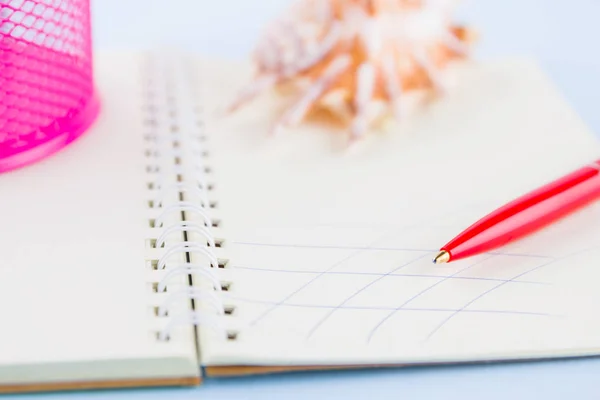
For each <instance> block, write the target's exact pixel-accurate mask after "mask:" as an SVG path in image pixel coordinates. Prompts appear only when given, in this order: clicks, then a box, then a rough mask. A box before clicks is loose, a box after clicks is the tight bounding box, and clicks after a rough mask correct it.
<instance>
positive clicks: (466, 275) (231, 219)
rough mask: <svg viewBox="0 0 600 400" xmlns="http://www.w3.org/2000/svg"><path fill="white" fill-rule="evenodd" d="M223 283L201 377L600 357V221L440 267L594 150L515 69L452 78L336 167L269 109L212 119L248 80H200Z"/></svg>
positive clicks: (207, 73) (567, 225)
mask: <svg viewBox="0 0 600 400" xmlns="http://www.w3.org/2000/svg"><path fill="white" fill-rule="evenodd" d="M201 65H202V67H201V68H199V69H198V75H197V76H198V80H199V83H198V88H199V89H200V90H201V92H202V98H201V99H200V100H199V101H200V103H201V104H202V105H203V109H204V113H205V116H204V124H205V130H206V135H207V146H208V149H209V152H210V157H211V167H212V169H213V175H212V176H213V179H214V181H215V182H216V185H217V186H216V190H215V194H214V195H215V196H216V198H217V199H218V204H219V208H218V209H219V213H220V218H221V219H222V230H223V235H224V237H225V239H226V242H225V246H224V247H223V248H222V249H221V250H222V251H223V254H225V255H226V256H227V258H228V259H229V263H228V266H229V268H226V269H225V270H223V271H221V274H222V275H223V276H225V275H226V276H227V278H228V279H230V280H231V281H232V282H233V285H232V287H231V290H230V291H228V292H226V293H224V299H225V301H226V302H227V303H228V304H230V305H233V306H235V308H236V309H235V313H234V314H233V315H232V316H225V317H223V321H224V324H226V325H227V326H228V329H231V330H237V331H239V334H238V337H237V340H234V341H225V340H222V339H221V337H219V336H217V335H216V334H215V333H213V331H212V330H209V329H201V330H200V343H201V355H202V360H203V363H204V364H206V365H239V364H243V365H245V364H259V365H260V364H262V365H265V364H266V365H275V364H281V365H294V364H343V363H350V364H357V363H358V364H362V363H407V362H419V363H421V362H440V361H471V360H488V359H510V358H530V357H554V356H563V355H582V354H591V353H595V352H597V351H598V349H599V348H600V319H598V317H597V311H596V310H595V308H594V307H595V306H594V304H598V301H599V300H600V294H598V293H600V292H598V290H597V287H596V283H597V282H598V280H599V279H600V272H599V269H598V263H597V260H598V259H599V258H600V242H599V239H598V238H600V225H599V224H598V221H600V205H596V206H594V207H590V208H587V209H586V210H584V211H582V212H580V213H578V214H576V215H573V216H572V217H571V218H569V219H567V220H565V221H563V222H561V223H559V224H556V225H553V226H552V227H550V228H548V229H546V230H544V231H543V232H541V233H538V234H536V235H535V236H533V237H530V238H528V239H526V240H524V241H521V242H518V243H515V244H513V245H510V246H507V247H505V248H502V249H499V250H498V251H496V252H494V253H493V254H485V255H480V256H477V257H473V258H470V259H467V260H463V261H459V262H455V263H452V264H449V265H434V264H432V261H431V260H432V257H433V256H434V254H435V253H436V252H437V249H438V248H439V247H440V246H441V245H443V244H444V243H445V242H446V241H447V240H449V239H451V238H452V237H453V236H454V235H456V234H457V233H459V231H460V230H462V229H463V228H465V227H466V226H468V225H469V224H471V223H472V222H474V221H475V220H476V219H477V218H479V217H481V216H483V215H484V214H485V213H487V212H489V211H491V210H493V209H495V208H496V207H498V206H500V205H502V204H504V203H505V202H506V201H508V200H511V199H512V198H514V197H516V196H518V195H520V194H522V193H524V192H526V191H529V190H531V189H533V188H535V187H536V186H538V185H541V184H543V183H545V182H547V181H549V180H552V179H554V178H557V177H559V176H561V175H562V174H565V173H567V172H570V171H571V170H572V169H574V168H577V167H579V166H582V165H584V164H586V163H588V162H590V161H593V160H595V159H597V158H598V157H599V155H600V147H599V145H598V141H597V139H596V137H594V135H593V134H592V133H590V132H589V131H588V129H587V128H586V126H585V125H584V124H583V123H582V122H581V121H580V119H579V118H578V116H577V115H576V114H575V112H574V111H573V110H572V109H571V108H570V107H569V105H568V104H567V103H566V102H565V101H564V100H563V99H562V97H561V95H560V94H559V93H558V91H557V90H556V88H555V87H554V85H553V84H552V82H551V81H550V80H549V79H548V78H547V77H546V76H545V74H544V73H543V72H541V70H540V69H539V68H538V66H537V65H536V64H535V63H532V62H530V61H528V60H518V59H517V60H498V61H490V62H485V63H482V64H472V65H466V66H462V67H460V68H458V69H457V75H456V80H455V82H456V84H455V85H454V86H453V87H452V88H451V89H450V91H449V93H448V94H447V96H446V97H445V98H444V99H442V100H441V101H439V102H437V103H433V104H431V105H430V106H428V107H425V108H424V109H422V110H420V111H417V112H416V113H414V114H413V115H412V116H411V117H410V119H407V120H406V121H405V123H404V124H402V125H401V126H399V127H395V128H391V129H390V130H388V131H387V132H386V133H380V134H374V135H372V136H371V137H369V138H368V139H367V140H366V141H365V142H364V143H362V144H360V145H359V146H358V147H356V148H355V149H353V150H352V151H350V152H344V151H341V143H342V142H343V138H342V136H341V135H343V133H334V132H330V131H328V130H327V129H326V128H319V127H315V126H310V125H302V126H300V127H297V128H292V129H289V130H287V131H284V132H283V133H282V134H281V135H280V136H276V137H269V136H268V132H269V130H270V129H271V127H272V124H273V123H274V121H275V119H276V117H277V115H279V113H280V112H281V109H282V104H281V103H279V102H277V101H276V100H275V99H274V98H273V97H271V96H263V97H261V98H260V99H259V100H258V101H256V102H254V103H251V104H250V105H249V106H247V107H245V108H244V109H242V110H241V111H239V112H238V113H236V114H233V115H229V116H223V115H222V114H221V110H222V108H223V107H224V106H225V105H226V104H227V101H229V100H230V99H232V98H233V96H234V95H235V93H236V91H237V90H238V88H239V87H240V86H242V85H243V84H244V83H246V82H247V80H248V79H249V77H250V74H249V70H248V69H247V68H246V67H245V66H244V67H242V66H240V65H239V64H235V63H227V62H212V61H211V62H208V61H207V62H202V63H201Z"/></svg>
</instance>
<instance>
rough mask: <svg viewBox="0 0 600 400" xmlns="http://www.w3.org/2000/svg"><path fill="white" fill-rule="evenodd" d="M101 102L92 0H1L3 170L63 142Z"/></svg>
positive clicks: (86, 122)
mask: <svg viewBox="0 0 600 400" xmlns="http://www.w3.org/2000/svg"><path fill="white" fill-rule="evenodd" d="M99 108H100V106H99V100H98V97H97V94H96V91H95V88H94V82H93V65H92V43H91V29H90V4H89V0H35V1H33V0H0V173H1V172H6V171H8V170H12V169H15V168H19V167H22V166H25V165H28V164H31V163H33V162H36V161H38V160H40V159H42V158H45V157H47V156H48V155H50V154H52V153H54V152H56V151H58V150H60V149H62V148H64V147H65V146H66V145H68V144H69V143H71V142H72V141H73V140H74V139H76V138H77V137H79V136H80V135H81V134H83V133H84V132H85V131H86V130H87V129H88V128H89V126H90V125H91V124H92V123H93V122H94V120H95V119H96V117H97V115H98V113H99Z"/></svg>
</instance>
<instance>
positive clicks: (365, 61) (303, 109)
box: [229, 0, 474, 140]
mask: <svg viewBox="0 0 600 400" xmlns="http://www.w3.org/2000/svg"><path fill="white" fill-rule="evenodd" d="M456 5H457V1H456V0H301V1H297V2H296V3H294V4H293V5H292V6H291V7H290V8H289V9H288V10H287V12H285V13H284V14H283V15H282V16H280V17H279V18H277V19H276V20H274V21H272V22H271V23H270V24H268V26H266V29H265V31H264V32H263V34H262V36H261V37H260V39H259V41H258V43H257V45H256V48H255V51H254V53H253V57H252V59H253V62H254V65H255V67H256V72H255V76H254V78H253V80H252V81H251V82H250V83H249V84H248V85H247V86H246V87H245V88H243V90H242V91H241V92H240V93H239V94H238V96H237V97H236V98H235V99H234V101H233V102H232V104H231V105H230V107H229V111H230V112H233V111H235V110H236V109H238V108H239V107H241V106H242V105H244V104H245V103H247V102H249V101H251V100H252V99H253V98H255V97H256V96H258V95H259V94H261V93H263V92H265V91H267V90H271V89H281V88H286V90H287V91H289V90H291V91H292V92H293V93H295V94H297V96H296V98H295V100H294V102H293V104H291V106H290V107H289V108H287V109H286V111H285V112H284V113H283V115H282V116H281V117H280V118H279V120H278V121H277V123H276V125H275V131H278V130H280V129H282V128H285V127H288V126H294V125H297V124H299V123H301V122H302V121H304V120H306V119H307V118H309V117H310V116H311V115H315V114H317V113H318V112H319V111H323V110H327V111H329V112H330V113H332V114H333V115H335V116H337V117H338V118H339V119H340V120H341V121H342V122H343V124H345V127H346V131H347V132H348V134H349V138H350V139H351V140H356V139H359V138H361V137H363V136H364V135H365V134H366V133H367V132H368V131H369V130H370V129H372V128H373V127H374V126H375V125H377V124H380V123H381V121H382V118H383V119H385V118H386V117H393V118H394V119H395V120H401V119H402V118H403V116H404V105H403V101H402V100H403V98H405V97H407V96H408V93H410V92H415V91H419V92H423V91H425V92H431V93H434V94H437V95H439V94H443V93H444V91H445V89H446V85H445V83H444V75H443V74H444V71H445V70H446V69H447V67H448V66H449V65H450V63H452V62H453V61H456V60H459V59H464V58H467V57H468V56H469V52H470V45H471V43H472V42H473V39H474V32H473V31H472V30H471V29H469V28H467V27H464V26H460V25H457V24H454V23H453V22H452V20H451V13H452V12H453V11H454V9H455V7H456ZM290 88H291V89H290Z"/></svg>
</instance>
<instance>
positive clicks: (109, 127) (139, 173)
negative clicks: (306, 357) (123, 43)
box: [0, 53, 200, 391]
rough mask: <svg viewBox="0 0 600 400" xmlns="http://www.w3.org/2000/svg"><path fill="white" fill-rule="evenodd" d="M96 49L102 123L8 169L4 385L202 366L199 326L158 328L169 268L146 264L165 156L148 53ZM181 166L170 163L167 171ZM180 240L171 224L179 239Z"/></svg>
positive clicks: (188, 374)
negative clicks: (154, 151)
mask: <svg viewBox="0 0 600 400" xmlns="http://www.w3.org/2000/svg"><path fill="white" fill-rule="evenodd" d="M96 59H97V61H96V70H95V75H96V77H97V78H96V79H97V85H98V91H99V95H100V97H101V101H102V111H101V116H100V118H99V119H98V121H97V122H96V123H95V124H94V126H93V127H92V129H91V130H90V131H89V132H87V133H86V134H85V135H84V136H82V137H81V138H80V139H78V140H77V142H75V143H73V144H72V145H70V146H69V147H68V148H66V149H65V150H63V151H61V152H59V153H57V154H55V155H53V156H52V157H49V158H47V159H46V160H44V161H42V162H39V163H37V164H35V165H32V166H29V167H27V168H23V169H19V170H16V171H14V172H11V173H7V174H2V175H0V193H1V195H0V215H1V217H0V220H1V221H2V229H1V230H0V319H1V321H2V322H1V326H2V329H0V391H2V390H3V387H5V385H9V386H10V385H31V386H35V387H40V388H41V389H43V388H44V387H45V386H44V385H62V386H61V387H77V386H78V385H80V384H81V382H85V383H86V385H87V386H92V387H95V386H110V385H111V382H125V383H121V384H129V385H135V383H134V381H136V380H146V381H145V383H142V382H140V383H139V384H153V383H152V382H153V380H154V381H157V382H158V381H160V380H163V381H167V380H169V379H180V380H181V379H183V378H187V379H192V380H193V379H194V378H195V379H196V380H197V379H198V377H199V375H200V372H199V369H198V360H197V356H196V346H195V342H194V331H193V327H191V326H189V325H188V326H179V327H177V329H175V331H174V334H173V337H172V340H171V341H169V342H159V341H157V339H156V333H157V331H159V330H161V329H163V328H164V326H165V323H164V320H161V319H159V318H156V317H155V316H154V310H153V307H154V306H155V305H159V304H161V303H162V302H163V301H164V297H165V294H155V293H153V292H152V289H151V281H155V280H156V279H157V278H159V277H160V275H164V272H160V271H155V272H154V273H153V272H152V271H150V270H149V268H148V266H147V264H146V260H147V259H150V258H151V257H152V256H153V255H152V254H151V253H150V252H149V251H148V250H146V249H145V244H146V239H149V238H152V237H153V235H156V232H152V231H151V230H150V229H149V228H148V218H149V217H151V216H152V214H153V213H154V214H156V213H155V212H153V211H152V210H149V209H148V201H149V200H151V199H152V197H153V195H152V194H151V193H150V192H148V190H147V183H148V182H149V181H151V180H152V179H153V177H152V175H149V174H147V173H146V166H147V165H156V164H157V163H156V162H153V161H152V160H149V159H148V158H147V157H146V156H145V155H144V153H145V151H146V149H147V148H148V147H149V143H148V142H146V141H145V140H144V134H145V133H147V132H145V129H144V127H143V123H144V119H145V118H146V117H145V112H146V110H147V102H146V100H147V99H146V97H145V94H144V93H146V92H147V90H146V89H147V86H146V85H147V84H148V82H147V81H145V80H142V76H143V74H142V70H143V68H142V59H141V58H140V57H139V55H137V54H123V53H100V54H98V56H97V57H96ZM166 115H167V110H166V109H165V108H164V107H161V108H159V111H158V113H157V114H156V115H155V118H156V120H157V121H158V125H159V126H158V129H159V130H163V131H165V132H168V126H167V124H166V122H167V121H166V119H165V118H164V117H165V116H166ZM158 164H161V163H160V162H158ZM172 166H173V164H172V162H169V163H162V164H161V165H160V168H161V175H162V176H164V177H165V179H167V180H169V179H171V178H172V179H173V180H174V176H175V175H174V174H172V172H169V170H170V169H172ZM168 200H169V199H168V198H165V201H168ZM170 218H171V219H172V217H170ZM179 241H181V239H177V238H176V237H173V236H171V237H170V238H168V243H167V247H168V246H170V245H172V244H174V243H176V242H179ZM161 251H162V250H156V251H155V255H157V254H156V252H158V255H160V252H161ZM178 281H179V282H178ZM178 284H179V287H181V286H182V285H186V284H187V278H185V279H184V277H180V278H174V279H173V280H172V281H171V286H170V290H175V289H177V288H178ZM183 307H187V306H186V305H185V304H184V305H183ZM172 311H173V312H174V314H176V313H175V311H177V310H176V308H174V309H173V310H172ZM127 382H129V383H127ZM117 384H118V383H117Z"/></svg>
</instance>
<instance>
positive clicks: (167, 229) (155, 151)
mask: <svg viewBox="0 0 600 400" xmlns="http://www.w3.org/2000/svg"><path fill="white" fill-rule="evenodd" d="M161 64H162V63H161V62H160V60H159V57H150V59H149V60H147V62H146V63H145V66H144V68H143V77H144V78H143V81H144V82H145V91H146V93H145V99H146V101H147V104H146V105H145V112H146V115H145V116H146V120H145V127H146V129H147V131H146V132H145V135H144V139H145V142H146V146H147V147H146V149H145V155H146V158H147V160H148V165H147V166H146V172H147V174H148V176H149V177H150V180H149V181H148V184H147V190H148V192H149V194H150V196H149V199H150V200H149V201H148V207H149V209H150V210H151V212H152V216H151V217H149V219H148V225H149V227H150V228H151V229H153V230H154V231H156V232H158V233H157V234H156V235H154V237H153V238H152V239H151V240H149V241H147V245H146V246H147V248H148V249H150V250H152V251H159V253H152V254H154V255H155V257H152V258H150V259H148V260H147V261H148V265H149V267H148V268H150V269H151V270H152V271H164V272H165V273H164V274H163V275H162V277H161V278H160V279H158V280H156V281H155V282H152V287H153V292H155V293H167V296H166V298H165V299H164V301H162V302H161V304H159V305H158V306H157V307H155V316H156V317H158V318H163V319H164V318H167V319H168V321H167V322H166V324H164V325H163V326H162V328H161V329H159V331H158V332H156V337H157V339H158V340H160V341H167V340H169V339H170V337H171V333H172V331H173V329H175V328H176V327H177V326H180V325H189V324H192V325H196V326H199V325H202V326H207V327H209V328H211V329H213V330H214V331H216V332H217V333H218V334H219V335H222V337H224V338H226V339H229V340H234V339H235V338H236V337H237V332H235V331H231V330H227V329H226V327H225V324H223V320H222V317H223V316H225V315H231V314H232V312H233V307H231V306H227V305H225V304H224V303H223V299H222V296H221V294H222V292H223V291H227V290H229V286H230V283H228V282H223V281H221V279H220V277H219V274H218V273H217V271H218V270H219V269H222V268H225V266H226V264H227V260H224V259H219V258H218V256H217V253H216V249H217V248H219V247H222V244H223V240H222V239H218V238H216V237H215V236H214V232H213V228H215V227H216V226H218V225H219V221H218V220H217V219H215V218H214V217H213V216H212V211H213V210H214V208H215V207H216V203H214V202H211V200H210V198H209V197H210V194H211V192H212V191H213V185H212V184H211V183H209V181H208V178H209V175H210V172H211V169H210V168H209V166H208V165H207V164H206V161H207V156H208V153H207V151H206V149H205V148H204V146H203V144H204V142H205V138H206V137H205V136H204V126H203V124H202V123H201V121H198V120H199V119H200V118H199V117H200V116H201V115H200V114H201V112H200V111H198V110H195V111H194V114H195V118H196V120H197V121H195V123H194V129H193V132H190V131H189V129H180V128H178V129H167V130H166V131H165V128H164V127H161V125H162V124H161V123H160V122H161V121H158V118H159V115H160V114H161V113H162V112H163V111H166V114H168V117H167V122H169V124H172V125H171V126H178V123H179V122H181V121H179V120H178V119H179V118H181V117H179V116H178V112H177V111H178V110H176V108H177V106H176V105H175V104H174V103H175V102H176V101H177V97H178V96H177V94H176V93H175V92H177V88H173V86H177V84H176V83H173V82H169V77H171V76H182V75H181V70H179V69H178V70H177V73H175V72H174V71H171V70H170V68H172V61H171V62H169V64H168V65H166V66H165V65H161ZM178 74H179V75H178ZM183 76H185V77H186V78H191V77H190V74H189V73H188V74H184V75H183ZM189 83H190V82H188V80H186V86H188V88H186V89H189V86H193V85H190V84H189ZM163 84H165V87H166V90H164V91H163V90H161V89H160V86H162V85H163ZM179 94H180V92H179ZM188 100H189V101H187V102H185V104H181V105H180V107H186V108H189V107H191V101H192V99H188ZM179 111H180V110H179ZM168 130H170V132H168ZM183 146H185V148H182V147H183ZM186 152H187V153H186ZM185 154H187V155H188V156H187V157H188V158H186V161H189V162H191V165H189V168H185V165H183V164H185V163H182V158H185ZM190 154H192V155H193V159H190V158H189V157H190ZM164 165H167V166H168V168H170V171H169V172H168V173H167V172H163V171H162V170H161V166H164ZM167 174H173V175H174V177H175V181H174V182H172V180H173V179H169V178H173V176H170V175H167ZM186 195H191V196H193V197H194V199H193V200H189V199H186ZM170 196H171V197H175V198H176V200H169V198H170ZM193 217H196V218H193ZM174 234H180V235H181V237H182V240H181V241H179V242H177V243H169V241H168V238H169V237H170V236H172V235H174ZM192 234H195V237H196V238H202V240H197V239H196V240H190V236H191V235H192ZM177 256H183V257H184V258H185V261H183V262H172V261H170V260H171V259H172V258H174V257H177ZM197 256H201V257H202V259H204V260H206V261H208V263H206V262H205V263H201V262H197V261H196V257H197ZM181 276H188V279H189V283H190V284H189V286H187V287H183V288H179V289H177V290H175V291H169V290H168V288H169V285H170V282H171V281H172V280H173V279H174V278H176V277H181ZM193 279H200V280H202V281H204V282H207V283H209V286H208V287H204V286H203V287H197V286H195V285H194V280H193ZM180 300H186V301H190V307H189V309H187V310H186V311H185V312H183V313H180V314H179V315H175V316H172V315H171V312H170V311H171V309H172V308H173V307H174V304H175V303H176V302H178V301H180ZM198 304H202V305H206V306H208V307H202V309H200V307H198Z"/></svg>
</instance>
